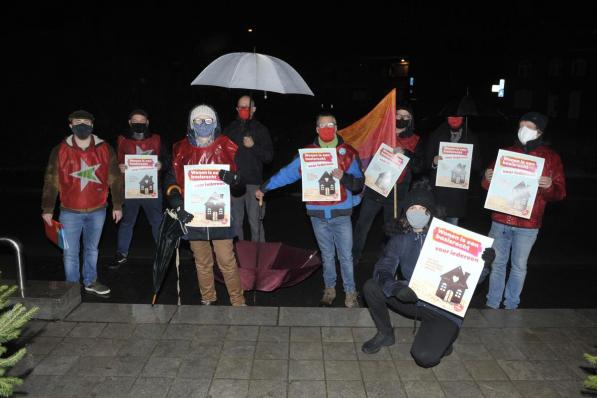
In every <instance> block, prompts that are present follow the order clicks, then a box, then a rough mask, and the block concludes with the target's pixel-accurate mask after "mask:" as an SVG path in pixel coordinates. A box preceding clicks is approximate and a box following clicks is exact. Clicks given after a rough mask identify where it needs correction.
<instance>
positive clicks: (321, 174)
mask: <svg viewBox="0 0 597 398" xmlns="http://www.w3.org/2000/svg"><path fill="white" fill-rule="evenodd" d="M340 150H343V148H342V149H340ZM344 150H345V149H344ZM299 156H300V160H301V175H302V178H301V179H302V187H303V202H336V201H339V200H340V196H341V195H340V181H339V180H337V179H336V178H334V176H333V175H332V171H333V170H334V169H337V168H338V157H337V155H336V148H304V149H299Z"/></svg>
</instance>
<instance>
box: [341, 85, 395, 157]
mask: <svg viewBox="0 0 597 398" xmlns="http://www.w3.org/2000/svg"><path fill="white" fill-rule="evenodd" d="M338 134H340V136H341V137H342V138H343V139H344V142H346V143H348V144H350V145H351V146H352V147H353V148H354V149H356V150H357V151H358V152H359V157H360V158H361V162H362V163H363V167H364V168H367V165H368V164H369V162H370V161H371V158H372V157H373V155H375V152H377V149H378V148H379V146H380V145H381V143H382V142H383V143H385V144H387V145H389V146H391V147H392V148H394V147H395V146H396V89H393V90H392V91H390V92H389V94H388V95H386V96H385V97H384V99H382V100H381V102H380V103H379V104H377V105H376V106H375V108H373V110H372V111H371V112H369V113H368V114H367V115H365V116H364V117H363V118H361V119H360V120H358V121H357V122H355V123H353V124H351V125H350V126H348V127H346V128H343V129H342V130H340V131H338Z"/></svg>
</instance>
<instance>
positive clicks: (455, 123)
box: [448, 116, 464, 130]
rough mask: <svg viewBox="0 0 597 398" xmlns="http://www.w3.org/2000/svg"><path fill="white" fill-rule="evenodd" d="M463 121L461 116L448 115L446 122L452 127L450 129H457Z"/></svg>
mask: <svg viewBox="0 0 597 398" xmlns="http://www.w3.org/2000/svg"><path fill="white" fill-rule="evenodd" d="M463 121H464V117H462V116H448V124H449V125H450V127H451V128H452V130H458V129H460V127H462V122H463Z"/></svg>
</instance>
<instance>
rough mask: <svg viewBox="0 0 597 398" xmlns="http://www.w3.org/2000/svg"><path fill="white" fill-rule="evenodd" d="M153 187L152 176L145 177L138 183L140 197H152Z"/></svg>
mask: <svg viewBox="0 0 597 398" xmlns="http://www.w3.org/2000/svg"><path fill="white" fill-rule="evenodd" d="M153 185H154V183H153V176H148V175H145V176H144V177H143V178H142V179H141V181H139V192H141V195H152V194H153Z"/></svg>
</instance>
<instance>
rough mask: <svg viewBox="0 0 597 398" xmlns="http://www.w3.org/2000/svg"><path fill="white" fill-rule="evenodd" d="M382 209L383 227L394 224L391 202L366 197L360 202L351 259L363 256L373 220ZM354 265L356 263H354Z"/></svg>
mask: <svg viewBox="0 0 597 398" xmlns="http://www.w3.org/2000/svg"><path fill="white" fill-rule="evenodd" d="M381 209H383V222H384V227H386V226H388V225H391V224H392V222H394V204H393V203H391V202H383V203H382V202H378V201H375V200H373V199H371V198H369V197H367V196H365V197H364V198H363V201H362V202H361V209H360V212H359V219H358V220H357V222H356V225H355V227H354V234H353V240H352V257H353V259H355V261H356V260H358V259H360V258H361V256H362V255H363V250H364V249H365V243H367V235H368V234H369V230H370V229H371V225H372V224H373V220H375V216H377V213H379V211H380V210H381ZM355 264H356V263H355Z"/></svg>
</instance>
